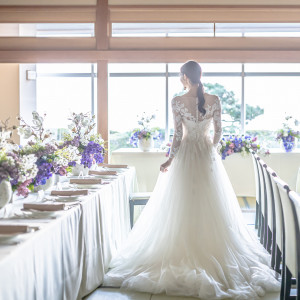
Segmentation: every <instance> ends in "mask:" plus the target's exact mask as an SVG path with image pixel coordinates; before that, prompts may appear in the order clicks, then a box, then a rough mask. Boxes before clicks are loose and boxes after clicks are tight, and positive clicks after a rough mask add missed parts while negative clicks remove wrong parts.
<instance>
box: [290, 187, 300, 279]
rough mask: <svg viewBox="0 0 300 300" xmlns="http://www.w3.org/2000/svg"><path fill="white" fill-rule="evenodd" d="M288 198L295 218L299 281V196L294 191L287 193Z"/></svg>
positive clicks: (299, 274)
mask: <svg viewBox="0 0 300 300" xmlns="http://www.w3.org/2000/svg"><path fill="white" fill-rule="evenodd" d="M289 197H290V200H291V203H292V208H293V212H294V217H295V221H296V223H295V229H296V251H297V259H296V262H297V265H296V270H297V272H298V274H297V275H298V277H297V279H298V280H299V278H300V223H299V222H300V195H299V194H297V193H296V192H294V191H290V192H289Z"/></svg>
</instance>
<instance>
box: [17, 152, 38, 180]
mask: <svg viewBox="0 0 300 300" xmlns="http://www.w3.org/2000/svg"><path fill="white" fill-rule="evenodd" d="M36 161H37V158H36V156H35V155H34V154H28V155H24V156H22V158H21V161H20V163H19V179H18V180H19V182H24V181H26V180H28V179H31V178H34V177H35V176H36V175H37V172H38V168H37V165H36Z"/></svg>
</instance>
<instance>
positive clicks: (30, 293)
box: [0, 168, 136, 300]
mask: <svg viewBox="0 0 300 300" xmlns="http://www.w3.org/2000/svg"><path fill="white" fill-rule="evenodd" d="M135 181H136V176H135V169H134V168H129V169H127V170H126V171H125V172H122V173H120V174H119V175H118V176H117V179H115V180H113V181H112V182H111V183H110V184H106V185H103V186H102V187H101V189H98V190H90V193H89V195H88V196H85V199H84V200H82V201H81V202H80V203H79V204H78V205H76V206H74V207H71V208H70V209H68V210H66V211H63V212H59V213H57V215H56V217H55V219H51V218H48V219H29V218H26V219H19V218H17V217H11V218H7V219H5V218H4V219H3V218H2V219H1V220H0V223H1V224H4V223H5V224H7V223H9V224H11V223H14V224H15V223H19V224H27V225H28V224H29V225H30V226H33V227H39V230H37V231H34V232H31V233H26V234H24V235H21V237H20V238H19V243H18V244H15V243H14V242H13V243H11V244H1V242H0V299H1V300H2V299H3V300H23V299H24V300H31V299H36V300H48V299H49V300H52V299H53V300H59V299H68V300H75V299H81V298H82V297H84V296H85V295H87V294H89V293H90V292H92V291H93V290H94V289H96V288H97V287H98V286H99V285H100V284H101V283H102V280H103V276H104V273H105V271H106V270H107V268H108V264H109V261H110V259H111V257H112V255H113V254H114V253H115V251H116V250H117V248H118V247H119V245H120V244H122V242H123V241H124V239H125V238H126V237H127V234H128V233H129V231H130V222H129V208H128V196H129V193H130V192H131V191H133V189H134V185H135ZM32 197H34V196H31V198H29V199H28V198H27V199H26V200H23V201H26V202H32V200H33V198H32ZM35 197H36V195H35ZM23 201H16V202H15V203H13V204H10V205H11V207H8V208H7V211H16V210H18V209H20V207H22V205H23ZM10 215H12V214H10ZM13 216H14V214H13Z"/></svg>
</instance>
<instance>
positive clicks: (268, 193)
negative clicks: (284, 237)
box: [259, 159, 275, 256]
mask: <svg viewBox="0 0 300 300" xmlns="http://www.w3.org/2000/svg"><path fill="white" fill-rule="evenodd" d="M259 164H260V168H261V170H262V174H263V178H264V184H265V201H266V203H265V206H266V208H265V213H266V215H267V218H266V221H267V222H266V227H265V230H266V231H265V248H266V249H267V251H268V252H269V253H272V250H271V247H272V240H273V222H274V221H275V216H274V214H275V209H274V205H273V195H272V186H271V182H270V180H269V178H268V175H267V170H266V168H267V164H266V163H265V162H264V161H263V160H262V159H260V160H259ZM274 256H275V254H274Z"/></svg>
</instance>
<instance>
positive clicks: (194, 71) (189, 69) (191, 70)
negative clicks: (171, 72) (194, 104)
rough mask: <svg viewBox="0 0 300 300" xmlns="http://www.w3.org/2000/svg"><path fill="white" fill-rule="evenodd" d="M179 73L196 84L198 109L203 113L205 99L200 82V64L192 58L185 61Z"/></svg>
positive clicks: (204, 111)
mask: <svg viewBox="0 0 300 300" xmlns="http://www.w3.org/2000/svg"><path fill="white" fill-rule="evenodd" d="M180 73H181V74H185V75H186V77H187V78H188V79H189V80H190V82H191V83H192V84H198V85H199V86H198V90H197V96H198V110H199V111H200V112H201V113H202V114H203V115H205V113H206V110H205V109H204V108H203V106H204V103H205V99H204V91H203V85H202V82H201V80H200V79H201V75H202V69H201V67H200V65H199V64H198V63H197V62H196V61H193V60H190V61H188V62H186V63H185V64H184V65H182V67H181V68H180Z"/></svg>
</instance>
